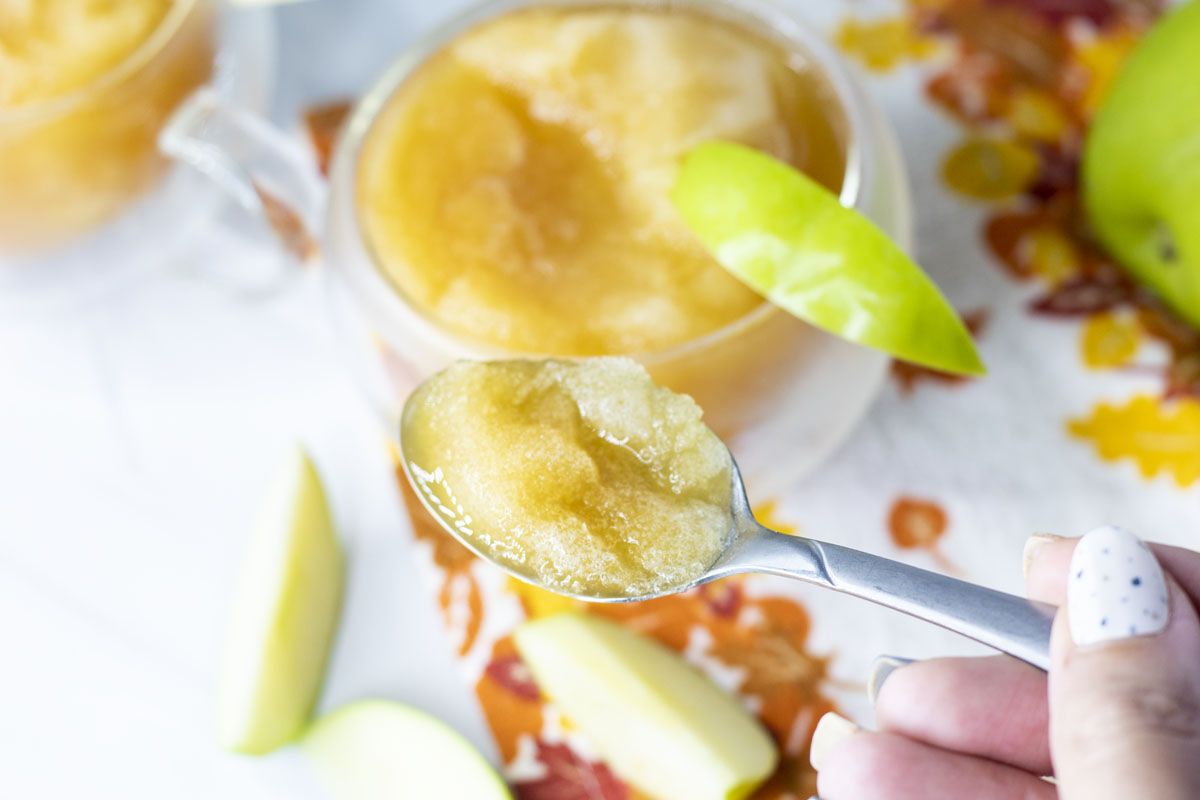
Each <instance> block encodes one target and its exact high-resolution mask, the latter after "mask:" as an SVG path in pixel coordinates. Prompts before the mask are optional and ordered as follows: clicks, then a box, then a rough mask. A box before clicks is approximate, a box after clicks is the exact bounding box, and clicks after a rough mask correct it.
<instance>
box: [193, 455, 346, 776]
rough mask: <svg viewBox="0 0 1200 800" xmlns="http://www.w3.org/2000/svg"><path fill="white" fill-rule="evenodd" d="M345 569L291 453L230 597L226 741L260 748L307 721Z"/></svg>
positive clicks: (319, 502) (221, 709) (313, 481)
mask: <svg viewBox="0 0 1200 800" xmlns="http://www.w3.org/2000/svg"><path fill="white" fill-rule="evenodd" d="M344 573H345V566H344V560H343V557H342V549H341V546H340V545H339V544H338V539H337V535H336V534H335V533H334V528H333V522H332V520H330V517H329V508H328V506H327V505H326V503H325V492H324V491H323V490H322V489H321V481H320V478H319V477H318V476H317V472H316V470H315V469H314V468H313V465H312V462H310V461H309V459H308V456H307V455H305V454H304V452H303V451H301V450H299V449H297V451H296V454H295V456H294V457H293V459H292V461H291V462H290V463H289V464H288V465H287V467H286V468H285V469H284V470H283V471H282V472H281V473H280V474H279V476H278V477H277V478H276V481H275V484H274V485H273V486H272V487H271V491H270V494H269V495H268V497H267V500H266V503H265V504H264V505H263V508H262V511H261V515H260V517H259V521H258V528H257V529H256V530H255V533H254V536H253V539H252V541H251V543H250V552H249V556H248V560H247V562H246V564H245V566H244V567H243V569H242V574H241V581H240V583H239V585H238V589H237V595H236V597H235V598H234V604H233V619H232V621H231V628H230V632H229V639H228V642H227V643H226V650H225V654H224V655H225V658H224V663H223V665H222V670H221V680H220V685H219V687H218V695H217V706H218V718H219V719H218V736H219V740H220V743H221V745H222V746H223V747H225V748H228V749H230V750H236V751H238V752H241V753H250V754H259V753H266V752H269V751H271V750H274V749H275V748H276V747H279V746H280V745H282V744H286V743H287V742H289V741H291V740H292V739H294V738H295V737H296V736H297V735H299V733H300V731H301V730H302V729H303V728H304V726H305V725H306V724H307V723H308V719H309V716H310V714H311V713H312V708H313V705H314V703H315V702H316V699H317V695H318V693H319V692H320V689H321V680H322V678H323V677H324V674H325V662H326V661H327V660H328V655H329V648H330V644H331V643H332V640H333V634H334V630H335V628H336V626H337V618H338V611H339V608H340V606H341V599H342V583H343V578H344Z"/></svg>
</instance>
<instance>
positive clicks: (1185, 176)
mask: <svg viewBox="0 0 1200 800" xmlns="http://www.w3.org/2000/svg"><path fill="white" fill-rule="evenodd" d="M1082 181H1083V202H1084V208H1085V210H1086V212H1087V216H1088V220H1089V221H1090V223H1091V226H1092V228H1093V230H1094V231H1095V234H1096V237H1097V238H1098V239H1099V240H1100V242H1101V243H1102V244H1103V245H1104V246H1105V247H1106V248H1107V249H1108V251H1109V252H1110V253H1111V254H1112V255H1113V256H1114V257H1115V258H1116V260H1117V261H1118V262H1119V263H1120V264H1121V266H1122V267H1124V268H1125V269H1126V271H1128V272H1129V273H1130V274H1131V275H1133V277H1135V278H1136V279H1137V280H1139V281H1141V282H1142V283H1144V284H1146V285H1147V286H1149V287H1151V288H1152V289H1154V291H1155V292H1157V293H1158V294H1159V295H1160V296H1161V297H1162V298H1163V300H1164V301H1166V303H1167V304H1168V305H1169V306H1171V308H1173V309H1174V310H1175V311H1176V312H1177V313H1178V314H1179V315H1180V316H1182V317H1183V318H1184V319H1186V320H1188V321H1189V322H1190V323H1192V324H1193V325H1195V326H1197V327H1200V0H1191V2H1187V3H1184V4H1182V5H1180V6H1178V7H1176V8H1174V9H1173V10H1171V11H1168V12H1167V14H1166V15H1165V16H1164V17H1163V18H1162V19H1160V20H1159V21H1158V23H1157V24H1156V25H1155V26H1154V27H1153V28H1152V29H1151V30H1150V32H1149V33H1148V34H1146V36H1145V38H1144V39H1142V41H1140V42H1139V43H1138V44H1137V46H1136V48H1135V49H1134V51H1133V52H1132V53H1131V54H1130V55H1129V58H1128V59H1127V60H1126V62H1125V64H1124V65H1123V66H1122V68H1121V71H1120V73H1119V74H1118V75H1117V78H1116V80H1115V81H1114V83H1113V85H1112V88H1111V89H1110V90H1109V92H1108V95H1107V96H1106V97H1105V99H1104V101H1103V104H1102V105H1101V107H1100V111H1099V112H1098V113H1097V114H1096V117H1095V119H1094V120H1093V121H1092V125H1091V128H1090V129H1089V131H1088V134H1087V138H1086V139H1085V140H1084V148H1083V164H1082Z"/></svg>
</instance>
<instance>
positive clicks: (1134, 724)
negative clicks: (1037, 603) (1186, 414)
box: [813, 528, 1200, 800]
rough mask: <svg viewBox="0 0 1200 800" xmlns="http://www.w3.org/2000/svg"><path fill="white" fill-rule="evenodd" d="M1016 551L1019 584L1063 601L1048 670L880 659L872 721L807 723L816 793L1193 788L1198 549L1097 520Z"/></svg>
mask: <svg viewBox="0 0 1200 800" xmlns="http://www.w3.org/2000/svg"><path fill="white" fill-rule="evenodd" d="M1026 556H1027V558H1026V564H1027V569H1026V575H1027V583H1028V589H1029V596H1030V597H1032V598H1034V599H1037V600H1043V601H1045V602H1048V603H1053V604H1055V605H1059V606H1060V607H1061V608H1060V610H1059V613H1058V615H1057V617H1056V618H1055V621H1054V629H1053V633H1052V636H1051V661H1052V664H1051V668H1050V672H1049V676H1047V675H1046V674H1045V673H1042V672H1041V671H1039V670H1037V669H1035V668H1034V667H1031V666H1029V665H1027V664H1024V663H1022V662H1020V661H1017V660H1016V659H1013V658H1010V657H1008V656H994V657H990V658H941V659H934V660H930V661H923V662H916V663H911V664H907V665H901V666H897V662H896V660H895V659H892V660H883V661H882V665H881V668H879V669H877V677H876V679H875V681H874V683H875V687H876V689H877V692H878V694H877V697H876V701H875V710H876V720H877V725H878V728H879V730H878V732H866V731H861V730H858V729H857V728H855V727H854V726H852V725H851V724H850V723H848V722H846V721H844V720H840V718H826V719H822V721H821V724H820V725H819V726H818V731H817V734H816V735H815V736H814V738H813V765H814V766H815V767H817V768H818V770H819V772H818V784H817V785H818V790H819V792H820V797H821V800H918V799H919V800H937V799H938V798H953V800H965V799H966V798H970V800H1012V799H1013V798H1020V799H1021V800H1054V799H1055V798H1059V799H1060V800H1118V798H1119V799H1120V800H1130V799H1131V798H1137V799H1138V800H1140V799H1141V798H1146V799H1147V800H1197V798H1200V617H1198V615H1197V607H1198V606H1200V553H1197V552H1193V551H1190V550H1185V549H1182V548H1178V547H1166V546H1162V545H1151V546H1149V547H1147V546H1146V545H1144V544H1143V543H1142V542H1141V541H1140V540H1139V539H1137V538H1136V537H1135V536H1133V535H1132V534H1129V533H1126V532H1124V531H1120V530H1117V529H1115V528H1100V529H1097V530H1095V531H1092V532H1091V533H1089V534H1088V535H1087V536H1085V537H1083V538H1082V539H1057V538H1055V537H1045V536H1041V537H1034V538H1033V539H1031V540H1030V544H1029V545H1028V546H1027V547H1026ZM1160 565H1161V567H1160ZM884 679H886V680H884ZM1049 775H1053V776H1054V778H1055V780H1056V781H1057V784H1055V783H1051V782H1048V781H1046V780H1043V779H1042V777H1041V776H1049Z"/></svg>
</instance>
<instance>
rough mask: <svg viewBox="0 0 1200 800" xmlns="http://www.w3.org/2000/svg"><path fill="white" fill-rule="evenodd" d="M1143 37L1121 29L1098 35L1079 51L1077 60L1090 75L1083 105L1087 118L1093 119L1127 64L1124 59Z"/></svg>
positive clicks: (1137, 32) (1129, 30)
mask: <svg viewBox="0 0 1200 800" xmlns="http://www.w3.org/2000/svg"><path fill="white" fill-rule="evenodd" d="M1140 38H1141V32H1140V31H1137V30H1133V29H1130V28H1124V27H1122V28H1118V29H1117V30H1115V31H1112V32H1107V33H1102V34H1097V35H1095V37H1094V38H1091V39H1090V40H1088V41H1086V42H1085V43H1084V44H1083V45H1082V46H1081V47H1079V48H1078V50H1077V51H1076V53H1075V61H1076V62H1077V63H1078V64H1079V66H1080V67H1082V68H1083V72H1084V74H1085V75H1086V76H1087V77H1086V84H1085V85H1086V87H1087V88H1086V90H1085V91H1084V93H1083V97H1082V103H1081V106H1082V111H1083V113H1084V114H1085V115H1086V116H1088V117H1091V116H1092V115H1093V114H1095V113H1096V109H1098V108H1099V107H1100V104H1101V103H1102V102H1103V101H1104V96H1105V95H1106V94H1108V88H1109V87H1110V86H1111V85H1112V82H1113V79H1115V78H1116V77H1117V73H1118V72H1119V71H1120V69H1121V65H1122V64H1123V63H1125V57H1126V56H1128V55H1129V51H1131V50H1132V49H1133V46H1134V45H1135V44H1137V43H1138V40H1139V39H1140Z"/></svg>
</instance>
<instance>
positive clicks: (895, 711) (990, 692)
mask: <svg viewBox="0 0 1200 800" xmlns="http://www.w3.org/2000/svg"><path fill="white" fill-rule="evenodd" d="M875 721H876V724H877V725H878V726H879V729H880V730H882V731H887V732H889V733H897V734H900V735H903V736H906V737H908V738H910V739H915V740H917V741H921V742H924V743H926V744H929V745H933V746H934V747H939V748H942V749H943V750H954V751H957V752H961V753H965V754H967V755H973V756H980V757H982V758H987V759H990V760H993V761H999V762H1002V763H1005V764H1009V765H1012V766H1014V767H1018V768H1019V769H1023V770H1026V771H1028V772H1032V773H1035V774H1037V775H1049V774H1050V773H1051V766H1050V739H1049V735H1048V733H1047V731H1048V727H1049V710H1048V707H1047V702H1046V674H1045V673H1044V672H1042V671H1041V670H1039V669H1037V668H1035V667H1031V666H1029V665H1028V664H1025V663H1023V662H1021V661H1018V660H1016V659H1015V658H1011V657H1010V656H993V657H989V658H937V659H932V660H930V661H918V662H915V663H912V664H909V665H907V666H905V667H902V668H900V669H897V670H895V671H894V672H892V673H891V674H890V675H889V676H888V678H887V680H886V681H884V683H883V686H882V688H880V690H879V695H878V697H877V699H876V701H875Z"/></svg>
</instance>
